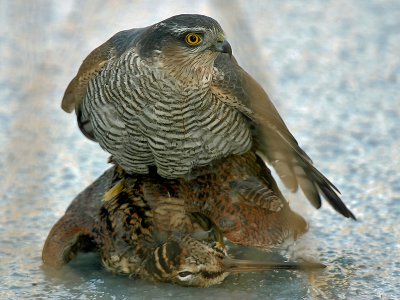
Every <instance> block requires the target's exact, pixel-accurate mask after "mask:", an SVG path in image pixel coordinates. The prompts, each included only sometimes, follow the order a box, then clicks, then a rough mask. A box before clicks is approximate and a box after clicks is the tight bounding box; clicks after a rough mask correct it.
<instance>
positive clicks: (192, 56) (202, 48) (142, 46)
mask: <svg viewBox="0 0 400 300" xmlns="http://www.w3.org/2000/svg"><path fill="white" fill-rule="evenodd" d="M138 49H139V53H140V56H141V57H143V58H154V57H159V58H161V63H162V64H163V65H165V67H170V68H189V69H191V70H192V71H193V70H194V69H197V68H207V67H208V68H212V66H213V63H214V60H215V59H216V58H217V56H218V55H219V54H220V53H227V54H229V55H232V48H231V46H230V44H229V43H228V42H227V40H226V39H225V34H224V31H223V30H222V28H221V26H220V25H219V24H218V22H217V21H215V20H214V19H212V18H210V17H207V16H203V15H177V16H173V17H171V18H169V19H166V20H164V21H161V22H159V23H157V24H154V25H152V26H150V27H148V28H146V30H145V31H144V32H143V33H142V35H141V38H140V41H139V43H138ZM187 71H190V70H187Z"/></svg>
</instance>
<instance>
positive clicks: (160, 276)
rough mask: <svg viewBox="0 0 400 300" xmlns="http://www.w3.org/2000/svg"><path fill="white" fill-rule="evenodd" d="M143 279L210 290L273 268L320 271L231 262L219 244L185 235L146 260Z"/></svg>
mask: <svg viewBox="0 0 400 300" xmlns="http://www.w3.org/2000/svg"><path fill="white" fill-rule="evenodd" d="M143 266H144V272H143V277H144V278H145V279H148V280H152V281H156V282H157V281H161V282H170V283H175V284H178V285H182V286H193V287H209V286H211V285H215V284H219V283H221V282H222V281H223V280H224V279H225V278H226V277H227V276H228V275H229V274H232V273H244V272H260V271H265V270H274V269H319V268H323V267H325V266H324V265H322V264H319V263H292V262H283V263H275V262H258V261H249V260H241V259H233V258H231V257H229V256H228V255H227V253H226V250H225V248H224V246H221V245H219V243H218V242H212V243H210V242H207V241H204V240H197V239H194V238H193V237H192V236H191V235H186V236H184V237H183V238H179V239H170V240H168V241H167V242H166V243H164V244H162V245H161V246H159V247H158V248H156V250H155V251H154V252H153V253H151V255H149V256H148V257H147V259H146V260H145V262H144V265H143Z"/></svg>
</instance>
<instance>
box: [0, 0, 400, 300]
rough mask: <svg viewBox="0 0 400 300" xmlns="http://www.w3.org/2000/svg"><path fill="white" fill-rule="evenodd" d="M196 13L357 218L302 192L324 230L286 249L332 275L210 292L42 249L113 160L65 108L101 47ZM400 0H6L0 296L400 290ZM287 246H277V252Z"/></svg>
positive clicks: (0, 22)
mask: <svg viewBox="0 0 400 300" xmlns="http://www.w3.org/2000/svg"><path fill="white" fill-rule="evenodd" d="M180 13H201V14H206V15H209V16H211V17H213V18H215V19H217V20H218V21H219V22H220V24H221V25H222V27H223V28H224V30H225V32H226V33H227V37H228V40H229V41H230V43H231V44H232V48H233V52H234V55H235V56H236V58H237V59H238V61H239V63H240V64H241V65H242V66H243V67H244V68H245V69H246V70H247V71H248V72H249V73H250V74H252V75H253V76H254V77H255V78H256V79H257V80H258V81H259V82H260V83H262V85H263V86H264V87H265V88H266V90H267V91H268V93H269V94H270V96H271V98H272V99H273V100H274V103H275V104H276V106H277V108H278V110H279V111H280V113H281V115H282V117H283V119H284V120H285V121H286V123H287V125H288V127H289V129H290V130H291V131H292V133H293V134H294V136H295V137H296V138H297V140H298V141H299V144H300V145H301V146H302V147H303V149H304V150H305V151H306V152H307V153H308V154H309V155H310V156H311V158H312V159H313V160H314V163H315V165H316V166H317V167H318V168H319V169H320V170H321V171H322V172H323V173H324V174H325V175H327V177H328V178H329V179H331V180H332V181H333V182H334V184H335V185H336V186H337V187H338V188H339V189H340V190H341V192H342V195H343V199H344V201H345V203H346V204H347V205H348V206H349V207H350V209H351V210H352V211H353V212H354V213H355V215H356V216H357V218H358V221H357V222H354V221H350V220H347V219H344V218H342V217H341V216H339V215H338V214H336V213H335V212H334V211H333V210H332V209H331V208H330V207H329V205H327V204H326V203H324V204H323V207H322V208H321V209H320V210H318V211H317V210H314V209H313V208H312V207H311V205H310V204H309V203H307V201H306V200H305V198H304V197H303V195H302V194H301V193H298V194H288V193H287V192H285V195H287V197H288V199H289V201H290V203H291V205H292V206H293V207H294V208H295V209H296V210H297V211H300V213H301V214H302V215H303V216H304V217H305V218H306V219H307V220H308V221H309V223H310V230H309V232H308V233H307V234H306V235H305V236H304V237H303V238H301V239H300V240H299V241H297V242H296V243H295V244H294V245H291V246H289V247H287V248H285V249H282V251H280V252H279V253H278V255H280V256H282V257H283V258H297V257H305V258H307V257H313V258H316V259H318V260H320V261H321V262H323V263H325V264H327V265H328V268H327V269H326V270H324V271H321V272H317V273H312V274H307V273H304V272H289V271H273V272H268V273H263V274H247V275H240V276H239V275H238V276H231V277H229V278H228V279H227V280H226V281H225V282H224V283H223V284H221V285H218V286H215V287H212V288H209V289H206V290H202V289H193V288H180V287H177V286H172V285H167V284H158V285H153V284H149V283H146V282H143V281H140V280H132V279H129V278H125V277H120V276H115V275H113V274H110V273H108V272H106V271H105V270H103V269H102V267H101V264H100V262H99V260H98V257H97V256H96V255H94V254H92V255H90V254H89V255H82V256H81V257H80V258H79V259H78V260H77V261H76V262H74V263H72V264H70V265H68V266H66V267H65V268H64V269H63V270H61V271H59V272H49V271H47V270H45V269H44V268H43V267H42V262H41V249H42V246H43V243H44V240H45V238H46V236H47V233H48V232H49V230H50V228H51V227H52V225H53V224H54V223H55V222H56V221H57V220H58V218H59V217H61V216H62V214H63V213H64V211H65V209H66V208H67V206H68V205H69V203H70V202H71V200H72V199H73V198H74V197H75V196H76V195H77V193H79V192H80V191H81V190H83V189H84V188H85V187H86V186H87V185H89V184H90V183H91V182H92V181H93V180H94V179H95V178H97V177H98V176H99V175H100V174H102V172H103V171H105V170H106V168H108V165H107V164H106V160H107V154H106V153H105V152H104V151H102V150H101V149H100V147H99V146H98V145H97V144H95V143H92V142H90V141H88V140H86V139H85V138H84V136H83V135H82V134H81V133H80V132H79V130H78V127H77V125H76V120H75V115H74V114H67V113H65V112H63V111H62V110H61V108H60V103H61V99H62V96H63V93H64V90H65V88H66V86H67V84H68V83H69V81H70V80H71V79H72V78H73V76H75V74H76V72H77V70H78V67H79V66H80V64H81V62H82V60H83V59H84V58H85V57H86V55H87V54H88V53H89V52H90V51H91V50H92V49H94V48H95V47H97V46H98V45H100V44H101V43H103V42H104V41H105V40H107V39H108V38H109V37H110V36H112V35H113V34H114V33H116V32H118V31H120V30H124V29H129V28H134V27H143V26H148V25H150V24H153V23H156V22H158V21H161V20H163V19H165V18H167V17H170V16H172V15H175V14H180ZM399 54H400V2H399V1H398V0H368V1H367V0H353V1H345V0H336V1H327V0H311V1H300V0H299V1H296V0H291V1H278V0H268V1H264V0H262V1H245V0H234V1H212V0H209V1H206V0H204V1H183V0H182V1H140V0H136V1H132V0H129V1H128V0H126V1H122V0H121V1H99V0H97V1H96V0H92V1H73V0H65V1H45V0H36V1H22V0H19V1H11V0H9V1H7V0H0V145H1V146H0V169H1V171H0V261H1V263H0V298H1V299H17V298H18V299H21V298H51V299H63V298H69V299H78V298H79V299H97V298H98V299H128V298H129V299H132V298H133V299H165V298H177V297H184V298H185V299H207V298H220V299H224V298H228V297H229V298H230V299H243V298H244V297H246V299H259V298H260V297H264V298H265V297H268V298H270V299H347V298H351V299H396V298H398V297H400V292H399V291H400V261H399V257H400V245H399V241H400V230H399V226H398V220H399V218H400V206H399V201H400V176H399V172H400V159H399V158H400V99H399V98H400V94H399V91H400V55H399ZM265 255H274V254H265Z"/></svg>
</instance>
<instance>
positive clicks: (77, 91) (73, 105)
mask: <svg viewBox="0 0 400 300" xmlns="http://www.w3.org/2000/svg"><path fill="white" fill-rule="evenodd" d="M143 30H144V28H137V29H131V30H124V31H121V32H118V33H117V34H115V35H114V36H112V37H111V38H110V39H109V40H108V41H106V42H105V43H103V44H102V45H100V46H99V47H97V48H96V49H94V50H93V51H92V52H91V53H90V54H89V55H88V56H87V57H86V58H85V60H84V61H83V62H82V65H81V66H80V68H79V71H78V73H77V74H76V76H75V77H74V78H73V79H72V80H71V82H70V83H69V85H68V87H67V89H66V90H65V93H64V97H63V99H62V102H61V108H62V109H63V110H64V111H66V112H68V113H70V112H72V111H73V110H74V109H75V111H76V115H77V118H78V125H79V129H80V130H81V131H82V133H83V134H84V135H85V136H86V137H87V138H89V139H91V140H95V138H94V134H93V128H92V125H91V123H90V120H89V119H87V118H84V117H83V116H82V114H81V111H80V106H81V104H82V101H83V99H84V98H85V96H86V93H87V87H88V85H89V82H90V80H92V79H93V78H94V77H96V75H97V74H99V72H100V71H101V70H102V69H103V67H105V66H106V64H107V63H108V62H109V61H111V60H113V59H115V58H118V57H120V56H121V54H122V53H124V52H125V51H126V50H127V49H128V48H129V47H132V46H134V45H135V43H136V40H137V39H136V38H137V37H138V36H139V34H140V33H141V32H143Z"/></svg>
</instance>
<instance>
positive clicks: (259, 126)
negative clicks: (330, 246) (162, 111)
mask: <svg viewBox="0 0 400 300" xmlns="http://www.w3.org/2000/svg"><path fill="white" fill-rule="evenodd" d="M214 66H215V68H216V69H217V71H218V72H217V73H219V74H220V76H216V79H215V80H214V82H213V87H212V88H213V93H214V94H216V95H217V97H218V96H219V95H221V97H219V98H220V100H221V101H224V102H226V103H227V104H229V105H232V106H233V107H235V108H236V109H237V110H239V111H241V112H242V113H243V114H244V115H245V116H246V117H247V118H248V120H249V122H250V123H251V127H252V130H253V138H254V143H255V150H256V151H257V152H259V153H260V155H261V156H262V157H263V158H264V159H266V160H267V161H268V162H269V163H270V164H271V165H272V166H273V167H274V169H275V170H276V172H277V173H278V175H279V177H280V178H281V180H282V181H283V183H284V184H285V186H286V187H288V188H289V189H290V190H292V191H296V190H297V188H298V186H300V188H301V189H302V190H303V192H304V194H305V196H306V197H307V198H308V199H309V200H310V202H311V203H312V204H313V205H314V206H315V207H316V208H319V207H320V206H321V199H320V195H321V194H322V195H323V196H324V197H325V198H326V200H327V201H328V202H329V203H330V204H331V205H332V207H333V208H334V209H335V210H336V211H338V212H339V213H341V214H342V215H344V216H345V217H347V218H348V217H350V218H353V219H355V217H354V215H353V214H352V212H351V211H350V210H349V209H348V208H347V207H346V205H345V204H344V203H343V202H342V200H341V199H340V197H339V196H338V193H339V191H338V189H337V188H336V187H335V186H334V185H333V184H332V183H331V182H330V181H329V180H328V179H327V178H326V177H325V176H324V175H322V174H321V172H319V171H318V170H317V169H316V168H315V167H314V165H313V162H312V161H311V159H310V158H309V157H308V156H307V154H306V153H305V152H304V151H303V150H302V149H301V148H300V146H299V144H298V143H297V141H296V139H295V138H294V137H293V135H292V134H291V133H290V132H289V130H288V128H287V127H286V125H285V123H284V122H283V120H282V118H281V116H280V115H279V113H278V111H277V110H276V108H275V107H274V105H273V104H272V102H271V100H270V99H269V97H268V95H267V94H266V93H265V91H264V89H263V88H262V87H261V86H260V85H259V84H258V83H257V81H255V80H254V79H253V78H252V77H251V76H250V75H249V74H248V73H246V71H244V70H243V69H242V68H241V67H240V66H239V65H238V64H237V62H236V60H235V59H234V58H233V57H232V58H229V56H228V55H220V56H219V57H218V58H217V60H216V61H215V64H214Z"/></svg>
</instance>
